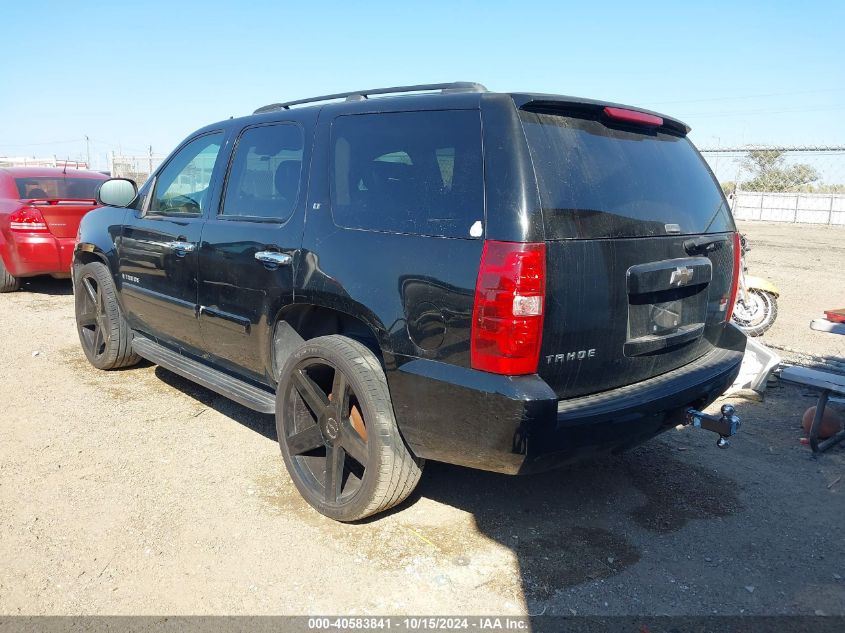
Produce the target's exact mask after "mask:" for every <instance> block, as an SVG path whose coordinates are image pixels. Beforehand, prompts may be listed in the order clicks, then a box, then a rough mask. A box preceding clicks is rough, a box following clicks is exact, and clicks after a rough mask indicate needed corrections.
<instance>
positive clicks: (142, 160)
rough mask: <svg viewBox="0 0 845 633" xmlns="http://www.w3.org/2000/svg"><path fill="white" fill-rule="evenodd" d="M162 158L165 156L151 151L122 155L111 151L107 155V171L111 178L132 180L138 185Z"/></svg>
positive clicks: (148, 175)
mask: <svg viewBox="0 0 845 633" xmlns="http://www.w3.org/2000/svg"><path fill="white" fill-rule="evenodd" d="M164 159H165V156H163V155H160V154H153V153H149V154H142V155H122V154H116V153H114V152H112V154H111V156H109V172H110V173H111V175H112V177H113V178H129V179H130V180H134V181H135V183H136V184H137V185H138V186H139V187H140V186H141V185H143V184H144V183H145V182H146V181H147V178H149V177H150V174H151V173H153V171H155V169H156V168H157V167H158V166H159V165H160V164H161V162H162V161H163V160H164Z"/></svg>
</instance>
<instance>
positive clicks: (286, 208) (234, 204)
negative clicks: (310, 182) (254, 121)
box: [222, 123, 303, 221]
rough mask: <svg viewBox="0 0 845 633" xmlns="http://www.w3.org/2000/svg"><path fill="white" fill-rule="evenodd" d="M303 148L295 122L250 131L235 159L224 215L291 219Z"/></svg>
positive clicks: (238, 149)
mask: <svg viewBox="0 0 845 633" xmlns="http://www.w3.org/2000/svg"><path fill="white" fill-rule="evenodd" d="M302 145H303V141H302V130H301V129H300V127H299V126H298V125H296V124H294V123H279V124H274V125H262V126H260V127H254V128H249V129H247V130H246V131H245V132H244V133H243V134H242V135H241V138H240V140H239V141H238V144H237V147H236V149H235V155H234V158H233V159H232V166H231V169H230V172H229V179H228V182H227V184H226V197H225V199H224V201H223V211H222V214H223V215H224V216H243V217H252V218H260V219H271V220H279V221H284V220H287V219H288V218H289V217H290V215H291V213H292V212H293V207H294V205H295V204H296V199H297V197H298V195H299V181H300V174H301V172H302Z"/></svg>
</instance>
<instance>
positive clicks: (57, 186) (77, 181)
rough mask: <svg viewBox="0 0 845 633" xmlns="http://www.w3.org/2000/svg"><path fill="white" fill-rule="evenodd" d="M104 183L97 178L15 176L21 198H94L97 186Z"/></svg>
mask: <svg viewBox="0 0 845 633" xmlns="http://www.w3.org/2000/svg"><path fill="white" fill-rule="evenodd" d="M102 183H103V181H102V180H99V179H97V178H73V177H72V176H68V177H67V178H15V184H17V186H18V194H19V195H20V197H21V199H23V200H27V199H30V198H47V199H54V198H57V199H60V200H94V199H95V198H96V196H97V187H99V186H100V185H101V184H102Z"/></svg>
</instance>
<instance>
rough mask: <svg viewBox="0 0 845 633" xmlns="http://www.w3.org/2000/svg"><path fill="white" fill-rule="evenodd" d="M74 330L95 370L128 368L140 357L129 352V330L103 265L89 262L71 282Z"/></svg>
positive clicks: (130, 340)
mask: <svg viewBox="0 0 845 633" xmlns="http://www.w3.org/2000/svg"><path fill="white" fill-rule="evenodd" d="M73 290H74V295H75V296H74V302H75V305H76V329H77V331H78V332H79V342H80V343H82V351H84V352H85V356H86V357H87V358H88V361H89V362H90V363H91V364H92V365H94V367H96V368H97V369H118V368H120V367H130V366H132V365H135V364H137V363H138V361H139V360H141V358H140V356H138V355H137V354H135V353H134V352H133V351H132V332H131V330H130V329H129V326H128V325H127V324H126V321H125V320H124V318H123V315H122V314H121V313H120V306H119V305H118V303H117V290H116V288H115V286H114V281H113V280H112V278H111V274H110V273H109V269H108V268H107V267H106V266H105V264H100V263H97V262H91V263H90V264H85V265H84V266H82V267H81V268H79V269H78V270H77V271H76V276H75V277H74V283H73Z"/></svg>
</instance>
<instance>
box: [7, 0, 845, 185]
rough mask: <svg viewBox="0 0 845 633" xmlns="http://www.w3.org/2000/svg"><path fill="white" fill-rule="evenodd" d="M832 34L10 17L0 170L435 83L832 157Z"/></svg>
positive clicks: (621, 8)
mask: <svg viewBox="0 0 845 633" xmlns="http://www.w3.org/2000/svg"><path fill="white" fill-rule="evenodd" d="M843 24H845V2H841V1H838V2H837V1H830V2H816V1H815V0H803V1H802V2H794V1H790V2H739V1H735V2H720V1H712V0H711V1H708V2H698V1H693V2H684V1H683V0H677V1H675V2H636V1H635V0H628V1H626V2H616V1H615V0H601V1H600V2H599V1H594V2H583V1H582V2H565V1H560V0H559V1H557V2H545V1H539V0H538V1H534V2H528V1H525V0H523V1H522V2H504V1H502V2H499V1H496V0H488V1H487V2H461V1H459V0H451V1H448V2H441V1H440V0H428V1H426V2H412V1H411V0H406V1H404V2H399V1H396V0H393V1H391V2H382V1H381V0H379V1H373V2H350V1H346V2H335V1H334V0H321V1H319V2H316V1H312V2H286V1H285V0H275V1H272V2H263V1H260V2H248V1H246V0H243V1H242V2H240V3H236V2H217V1H216V0H204V1H202V2H196V1H194V0H169V1H159V0H149V1H147V2H131V1H123V0H116V1H112V2H84V1H82V2H80V1H78V2H67V1H62V2H44V1H42V0H30V1H29V2H26V3H22V2H15V3H9V4H7V5H6V6H5V7H4V8H3V18H2V20H0V60H2V61H0V64H2V71H3V72H2V78H3V79H2V83H0V156H4V155H5V156H38V157H51V156H54V155H55V156H57V157H58V158H70V159H85V157H86V152H87V151H90V154H91V159H92V164H93V166H94V167H96V168H100V169H105V168H106V167H107V156H108V153H109V152H111V151H120V150H122V151H123V152H124V153H126V154H145V153H146V152H147V151H148V148H149V147H152V150H153V152H154V153H156V154H167V153H169V152H170V151H171V150H172V149H173V148H174V147H175V146H176V145H177V144H178V143H179V142H180V141H181V140H182V139H183V138H184V137H185V136H187V135H188V134H189V133H191V132H192V131H193V130H195V129H197V128H199V127H202V126H204V125H206V124H208V123H212V122H214V121H217V120H221V119H225V118H228V117H230V116H233V115H234V116H241V115H244V114H248V113H251V112H252V111H253V110H254V109H255V108H257V107H259V106H262V105H265V104H268V103H273V102H278V101H283V100H290V99H296V98H301V97H307V96H314V95H319V94H328V93H332V92H342V91H347V90H355V89H363V88H375V87H380V86H393V85H407V84H419V83H435V82H444V81H477V82H480V83H483V84H485V85H486V86H487V87H488V88H489V89H490V90H495V91H527V92H549V93H558V94H565V95H574V96H580V97H589V98H595V99H602V100H608V101H615V102H620V103H626V104H630V105H635V106H640V107H644V108H650V109H654V110H658V111H661V112H664V113H666V114H670V115H672V116H675V117H678V118H680V119H682V120H684V121H685V122H686V123H688V124H689V125H691V126H692V128H693V131H692V133H691V135H690V137H691V138H692V140H693V141H694V142H695V143H696V144H697V145H698V146H699V147H713V146H717V145H720V146H736V145H746V144H752V143H754V144H758V143H759V144H769V145H772V144H789V145H835V144H839V145H845V81H843V79H845V70H843V69H845V31H843ZM86 136H87V137H88V138H89V143H88V145H87V146H86V142H85V137H86Z"/></svg>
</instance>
